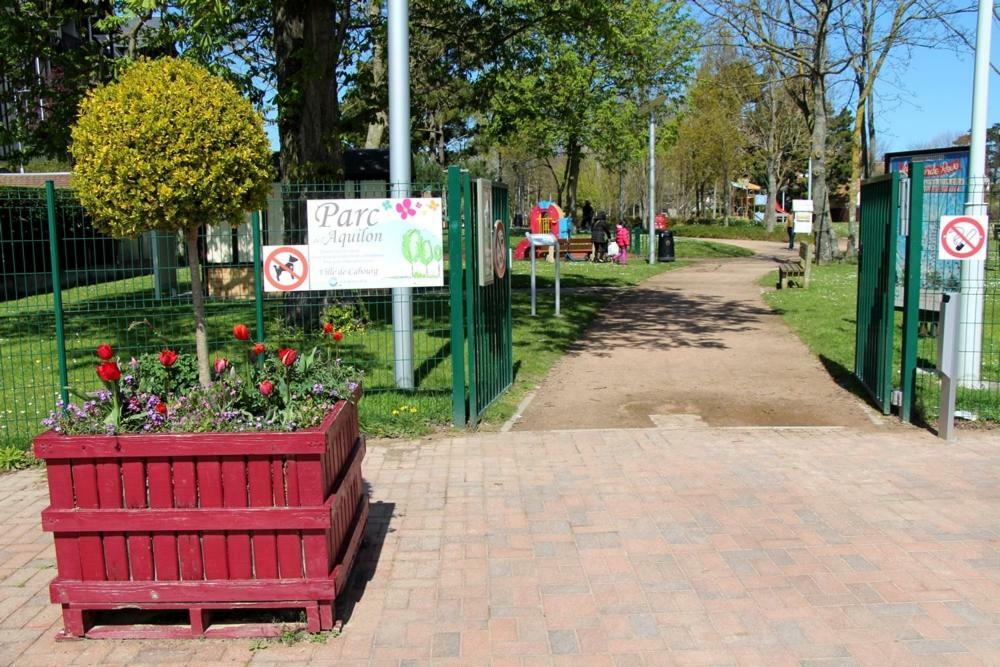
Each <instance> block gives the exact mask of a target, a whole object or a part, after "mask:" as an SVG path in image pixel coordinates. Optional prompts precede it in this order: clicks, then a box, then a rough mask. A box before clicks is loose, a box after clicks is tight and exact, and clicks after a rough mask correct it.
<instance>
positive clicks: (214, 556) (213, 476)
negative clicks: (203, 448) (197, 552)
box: [198, 459, 229, 579]
mask: <svg viewBox="0 0 1000 667" xmlns="http://www.w3.org/2000/svg"><path fill="white" fill-rule="evenodd" d="M198 493H199V497H198V504H199V506H200V507H202V508H203V509H205V508H210V507H222V466H221V465H220V463H219V460H218V459H204V460H200V461H198ZM201 545H202V550H203V552H204V558H205V578H206V579H228V578H229V563H228V562H227V559H226V535H225V532H224V531H221V530H220V531H205V532H204V533H202V536H201Z"/></svg>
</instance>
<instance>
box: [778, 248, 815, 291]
mask: <svg viewBox="0 0 1000 667" xmlns="http://www.w3.org/2000/svg"><path fill="white" fill-rule="evenodd" d="M811 273H812V246H810V245H809V244H808V243H800V244H799V258H798V259H793V260H791V261H788V262H782V264H781V266H779V267H778V289H781V288H782V287H784V286H785V282H786V281H787V283H788V286H789V287H791V286H792V283H793V282H796V283H798V284H799V286H800V287H802V288H804V289H809V275H810V274H811ZM791 279H794V280H791Z"/></svg>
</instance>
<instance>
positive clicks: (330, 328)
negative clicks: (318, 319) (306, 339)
mask: <svg viewBox="0 0 1000 667" xmlns="http://www.w3.org/2000/svg"><path fill="white" fill-rule="evenodd" d="M323 333H325V334H330V333H333V325H332V324H330V323H329V322H327V323H326V324H324V325H323Z"/></svg>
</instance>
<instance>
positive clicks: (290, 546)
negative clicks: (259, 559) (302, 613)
mask: <svg viewBox="0 0 1000 667" xmlns="http://www.w3.org/2000/svg"><path fill="white" fill-rule="evenodd" d="M284 479H285V504H286V505H287V506H288V507H298V506H299V475H298V465H297V463H296V461H295V460H294V459H290V460H288V461H287V462H286V463H285V474H284ZM278 572H279V573H280V575H281V578H282V579H291V578H299V577H301V576H302V538H301V536H300V534H299V531H297V530H279V531H278Z"/></svg>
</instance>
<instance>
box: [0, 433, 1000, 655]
mask: <svg viewBox="0 0 1000 667" xmlns="http://www.w3.org/2000/svg"><path fill="white" fill-rule="evenodd" d="M998 440H1000V439H998V438H997V437H996V436H992V437H989V436H971V435H968V436H967V435H964V434H963V439H962V442H961V443H960V444H957V445H944V444H942V443H941V442H940V441H937V440H935V439H934V438H932V437H931V436H929V435H926V434H924V433H922V432H917V431H895V430H894V431H893V432H882V433H875V434H872V433H860V432H856V431H851V430H846V429H833V428H830V429H812V430H794V429H784V430H783V429H757V430H752V429H707V428H705V429H693V430H692V429H678V430H670V429H643V430H627V431H577V432H551V433H533V432H528V433H506V434H480V435H476V436H469V437H454V438H444V439H437V440H430V441H422V442H419V443H395V444H388V445H374V446H372V447H371V449H370V453H369V458H368V459H367V460H366V469H365V473H366V478H367V479H368V480H369V482H370V483H371V487H372V498H373V501H374V503H375V504H374V505H373V518H372V521H371V523H370V525H369V529H370V530H369V533H370V536H369V539H370V544H369V546H368V547H367V549H366V551H365V552H364V554H363V557H364V559H365V560H364V562H363V563H362V566H361V569H360V571H359V572H358V574H359V575H360V576H358V577H356V579H355V590H354V595H355V597H359V599H358V601H357V603H356V604H355V605H354V606H353V608H351V609H348V608H344V609H342V610H341V614H345V615H346V614H349V617H348V618H347V621H346V624H345V626H344V632H343V634H342V635H341V636H340V637H338V638H330V639H329V640H327V641H326V642H325V643H312V642H309V641H301V642H299V643H297V644H295V645H293V646H283V645H280V644H277V643H273V644H269V645H267V648H263V649H261V650H256V651H253V650H251V646H252V642H251V641H250V640H229V641H191V642H179V641H172V642H168V641H158V642H153V641H150V642H120V641H83V642H60V643H56V642H54V641H52V635H53V633H54V632H55V630H56V628H57V627H58V611H57V609H56V607H54V606H52V605H50V604H49V603H48V599H47V591H46V584H47V583H48V581H49V579H50V578H51V577H52V575H53V569H52V547H51V541H50V539H49V537H48V536H47V535H45V534H43V533H41V532H40V530H39V527H38V526H39V520H38V516H39V512H40V511H41V509H42V508H43V506H44V505H45V503H46V499H45V493H44V488H43V484H42V476H41V474H40V473H39V472H38V471H28V472H21V473H17V474H13V475H6V476H2V477H0V503H2V507H3V508H4V513H3V517H2V518H0V521H2V527H0V586H2V587H3V594H2V596H0V664H8V663H11V662H15V663H16V664H24V665H32V664H37V665H53V664H56V665H61V664H71V663H74V664H75V663H79V664H92V663H97V662H105V663H121V664H126V663H127V664H131V665H136V664H142V663H175V664H176V663H197V664H211V663H227V664H230V663H232V662H248V661H249V662H254V663H257V662H264V663H267V662H273V663H280V664H282V665H290V664H295V663H296V662H297V661H298V662H302V663H306V662H311V663H313V664H331V663H334V662H336V664H344V665H353V664H373V665H383V664H384V665H400V666H402V665H425V664H435V665H438V664H441V665H450V664H467V665H490V664H492V665H549V664H556V665H574V666H576V665H633V664H636V665H637V664H649V665H669V664H740V665H742V664H748V665H749V664H759V665H783V664H788V665H791V664H801V665H841V664H855V663H862V664H871V665H885V664H906V665H912V664H925V665H942V664H1000V492H998V488H997V479H998V476H1000V442H998ZM362 589H363V592H362Z"/></svg>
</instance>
